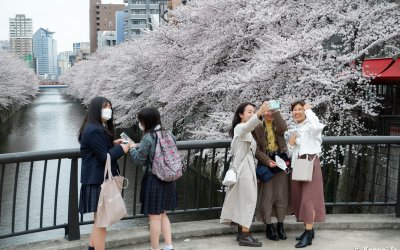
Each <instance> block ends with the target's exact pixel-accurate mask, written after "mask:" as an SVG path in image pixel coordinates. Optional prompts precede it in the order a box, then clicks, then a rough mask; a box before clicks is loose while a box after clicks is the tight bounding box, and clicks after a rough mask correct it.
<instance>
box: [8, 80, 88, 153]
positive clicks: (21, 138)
mask: <svg viewBox="0 0 400 250" xmlns="http://www.w3.org/2000/svg"><path fill="white" fill-rule="evenodd" d="M84 115H85V109H84V107H83V106H82V105H81V104H80V103H78V102H75V101H73V100H72V99H71V98H69V97H68V96H67V95H65V94H63V93H62V89H60V88H53V89H46V90H42V91H41V92H40V93H39V95H38V96H37V98H36V99H35V100H34V101H33V102H32V103H31V104H30V105H29V106H27V107H25V108H23V109H21V110H19V111H18V112H17V113H16V114H15V115H14V116H13V117H12V118H11V119H9V120H8V121H7V122H6V124H5V126H2V128H1V129H0V130H1V137H0V153H1V154H4V153H14V152H24V151H41V150H51V149H65V148H77V147H79V143H78V140H77V134H78V130H79V128H80V126H81V125H82V121H83V118H84Z"/></svg>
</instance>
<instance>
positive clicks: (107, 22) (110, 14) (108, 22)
mask: <svg viewBox="0 0 400 250" xmlns="http://www.w3.org/2000/svg"><path fill="white" fill-rule="evenodd" d="M124 8H125V4H102V3H101V0H90V6H89V29H90V53H93V52H95V51H96V50H97V47H98V44H97V37H98V32H99V31H115V27H116V25H115V13H116V12H117V11H122V10H124Z"/></svg>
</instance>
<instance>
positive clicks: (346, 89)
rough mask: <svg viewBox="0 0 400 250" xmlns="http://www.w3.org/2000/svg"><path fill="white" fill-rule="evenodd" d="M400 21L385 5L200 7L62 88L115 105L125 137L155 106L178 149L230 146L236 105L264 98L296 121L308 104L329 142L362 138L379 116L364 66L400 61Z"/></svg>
mask: <svg viewBox="0 0 400 250" xmlns="http://www.w3.org/2000/svg"><path fill="white" fill-rule="evenodd" d="M399 20H400V7H399V4H396V3H387V2H384V1H367V0H358V1H350V0H338V1H324V0H310V1H305V0H287V1H285V0H284V1H277V0H224V1H220V0H196V1H191V2H190V3H189V4H187V5H185V6H181V7H180V8H177V9H176V10H175V11H174V12H173V18H172V21H171V24H169V25H167V26H163V27H160V28H158V29H156V30H154V31H151V32H147V34H146V35H144V36H143V37H142V38H140V39H137V40H135V41H130V42H126V43H124V44H121V45H120V46H118V47H115V48H110V49H108V50H104V51H99V52H97V53H96V54H94V55H93V56H92V57H91V59H90V60H89V61H85V62H81V63H78V64H77V65H76V66H74V67H73V68H72V69H70V70H69V71H68V72H67V73H66V75H64V76H63V77H62V79H61V80H62V81H64V82H65V83H66V84H68V85H70V87H69V89H68V93H69V94H70V95H72V96H74V97H75V98H77V99H79V100H82V101H83V102H84V103H87V102H88V101H89V100H90V99H91V98H93V97H94V96H96V95H105V96H107V97H108V98H110V99H111V100H112V102H113V104H114V107H115V109H116V113H115V116H116V117H117V120H116V121H117V123H119V125H120V126H122V127H128V126H131V125H132V123H134V122H135V119H136V114H137V112H138V110H139V109H140V108H142V107H144V106H155V107H157V108H158V109H159V110H160V111H161V113H162V117H163V122H164V124H165V125H166V126H167V127H169V128H173V129H174V132H175V134H178V138H179V139H189V138H191V139H200V138H201V139H205V138H207V139H212V138H226V137H227V136H228V134H227V131H228V129H229V126H230V123H231V119H232V114H233V112H234V110H235V108H236V107H237V105H238V104H239V103H240V102H243V101H252V102H257V103H258V104H259V101H260V100H261V99H263V98H264V97H265V96H270V97H272V98H274V99H278V100H280V101H281V102H282V113H283V115H284V116H285V117H286V119H287V120H288V121H289V120H291V118H290V117H289V116H290V113H289V106H290V103H291V102H292V101H294V100H298V99H306V100H307V101H308V102H310V103H311V104H312V105H313V107H314V109H315V110H316V111H317V112H318V114H319V117H320V118H321V120H322V121H323V122H324V123H325V124H327V128H326V129H325V131H324V133H325V135H358V134H362V133H365V132H366V131H365V124H364V120H365V119H368V118H370V117H373V116H375V115H376V114H377V112H378V111H379V102H378V101H377V97H376V95H375V91H374V87H373V86H371V85H370V84H369V79H365V78H364V77H363V76H362V74H361V70H360V64H361V62H362V60H363V59H364V58H365V57H371V56H374V54H376V51H378V53H383V52H384V51H386V49H387V48H390V49H391V51H392V53H393V54H388V55H387V56H393V55H394V54H396V53H399V51H400V50H399V47H398V43H396V40H398V38H399V36H400V25H399V22H400V21H399ZM371 53H374V54H371Z"/></svg>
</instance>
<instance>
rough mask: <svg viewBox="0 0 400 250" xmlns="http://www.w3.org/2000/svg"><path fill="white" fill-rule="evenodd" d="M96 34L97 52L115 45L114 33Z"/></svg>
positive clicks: (100, 32) (101, 32)
mask: <svg viewBox="0 0 400 250" xmlns="http://www.w3.org/2000/svg"><path fill="white" fill-rule="evenodd" d="M97 34H98V36H97V45H98V47H97V49H98V50H103V49H106V48H107V47H113V46H115V45H116V44H117V38H116V33H115V31H99V32H98V33H97Z"/></svg>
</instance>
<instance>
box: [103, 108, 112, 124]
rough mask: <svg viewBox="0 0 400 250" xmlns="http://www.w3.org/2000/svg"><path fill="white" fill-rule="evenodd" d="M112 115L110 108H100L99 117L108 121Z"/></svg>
mask: <svg viewBox="0 0 400 250" xmlns="http://www.w3.org/2000/svg"><path fill="white" fill-rule="evenodd" d="M111 117H112V110H111V109H110V108H105V109H102V110H101V118H103V119H104V120H106V121H108V120H110V119H111Z"/></svg>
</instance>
